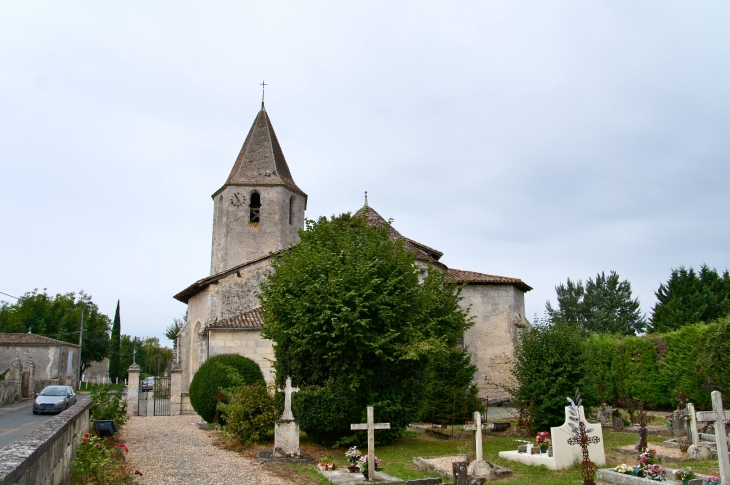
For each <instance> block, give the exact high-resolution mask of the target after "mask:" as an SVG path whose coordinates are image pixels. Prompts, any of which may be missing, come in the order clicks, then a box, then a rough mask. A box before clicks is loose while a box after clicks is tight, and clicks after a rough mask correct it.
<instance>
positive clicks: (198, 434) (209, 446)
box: [119, 416, 295, 485]
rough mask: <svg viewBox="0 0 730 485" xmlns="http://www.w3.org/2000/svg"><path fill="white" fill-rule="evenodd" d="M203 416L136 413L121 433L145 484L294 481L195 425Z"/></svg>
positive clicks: (259, 484) (239, 484)
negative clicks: (224, 445)
mask: <svg viewBox="0 0 730 485" xmlns="http://www.w3.org/2000/svg"><path fill="white" fill-rule="evenodd" d="M198 419H199V418H198V417H197V416H149V417H132V418H130V420H129V421H128V422H127V424H125V425H124V427H123V428H122V429H121V431H120V432H119V439H120V441H122V442H124V443H126V444H127V446H128V447H129V454H128V455H127V462H128V463H129V464H130V465H132V466H134V468H136V469H138V470H140V471H141V472H142V473H143V476H142V477H140V479H139V483H140V484H149V485H157V484H161V485H165V484H186V485H203V484H204V485H218V484H234V483H235V484H237V485H264V484H267V485H268V484H276V485H279V484H280V485H292V484H294V483H295V482H293V481H289V480H287V479H285V478H282V477H279V476H276V475H273V474H271V473H269V472H268V471H266V470H264V469H262V468H261V466H260V465H259V464H258V462H257V461H256V460H253V459H251V458H246V457H244V456H242V455H241V454H239V453H235V452H232V451H226V450H223V449H220V448H218V447H217V446H215V445H214V444H213V440H214V438H215V433H213V432H210V431H203V430H201V429H199V428H198V427H197V426H195V423H196V422H197V421H198Z"/></svg>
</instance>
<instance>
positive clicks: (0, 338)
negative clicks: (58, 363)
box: [0, 333, 78, 347]
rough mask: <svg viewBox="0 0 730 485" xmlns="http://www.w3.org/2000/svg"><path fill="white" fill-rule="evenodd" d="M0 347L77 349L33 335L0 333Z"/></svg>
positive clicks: (62, 342)
mask: <svg viewBox="0 0 730 485" xmlns="http://www.w3.org/2000/svg"><path fill="white" fill-rule="evenodd" d="M0 345H53V346H56V345H69V346H71V347H78V345H75V344H70V343H68V342H64V341H62V340H56V339H54V338H48V337H44V336H42V335H36V334H34V333H0Z"/></svg>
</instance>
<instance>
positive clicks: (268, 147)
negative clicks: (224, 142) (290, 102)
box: [213, 103, 307, 198]
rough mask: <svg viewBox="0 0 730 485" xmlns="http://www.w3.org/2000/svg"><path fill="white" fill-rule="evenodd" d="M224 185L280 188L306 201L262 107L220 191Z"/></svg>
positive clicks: (305, 195)
mask: <svg viewBox="0 0 730 485" xmlns="http://www.w3.org/2000/svg"><path fill="white" fill-rule="evenodd" d="M226 185H248V186H257V185H258V186H261V185H284V186H285V187H288V188H289V189H291V190H293V191H294V192H297V193H299V194H302V195H303V196H304V197H305V198H306V197H307V194H305V193H304V192H303V191H302V189H300V188H299V187H297V184H295V183H294V179H293V178H292V176H291V172H290V171H289V166H288V165H287V163H286V159H285V158H284V152H283V151H282V150H281V146H280V145H279V140H277V138H276V133H274V127H273V126H272V125H271V120H270V119H269V115H268V114H267V113H266V110H265V109H264V106H263V103H261V111H259V112H258V114H257V115H256V119H255V120H254V122H253V125H252V126H251V130H250V131H249V132H248V136H246V141H244V142H243V147H242V148H241V151H240V153H239V154H238V157H237V158H236V163H235V164H233V169H232V170H231V174H230V175H229V176H228V179H227V180H226V183H225V185H224V187H225V186H226ZM218 192H220V189H219V190H218ZM218 192H216V193H215V194H213V196H214V197H215V195H216V194H217V193H218Z"/></svg>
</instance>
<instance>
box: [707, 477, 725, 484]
mask: <svg viewBox="0 0 730 485" xmlns="http://www.w3.org/2000/svg"><path fill="white" fill-rule="evenodd" d="M720 483H722V479H721V478H720V477H707V478H705V485H720Z"/></svg>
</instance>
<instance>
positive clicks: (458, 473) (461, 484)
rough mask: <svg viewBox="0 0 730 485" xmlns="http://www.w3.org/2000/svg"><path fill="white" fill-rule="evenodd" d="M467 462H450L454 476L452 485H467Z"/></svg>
mask: <svg viewBox="0 0 730 485" xmlns="http://www.w3.org/2000/svg"><path fill="white" fill-rule="evenodd" d="M468 466H469V463H467V462H465V461H457V462H456V463H453V464H452V471H453V476H454V485H469V473H468V471H467V467H468Z"/></svg>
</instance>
